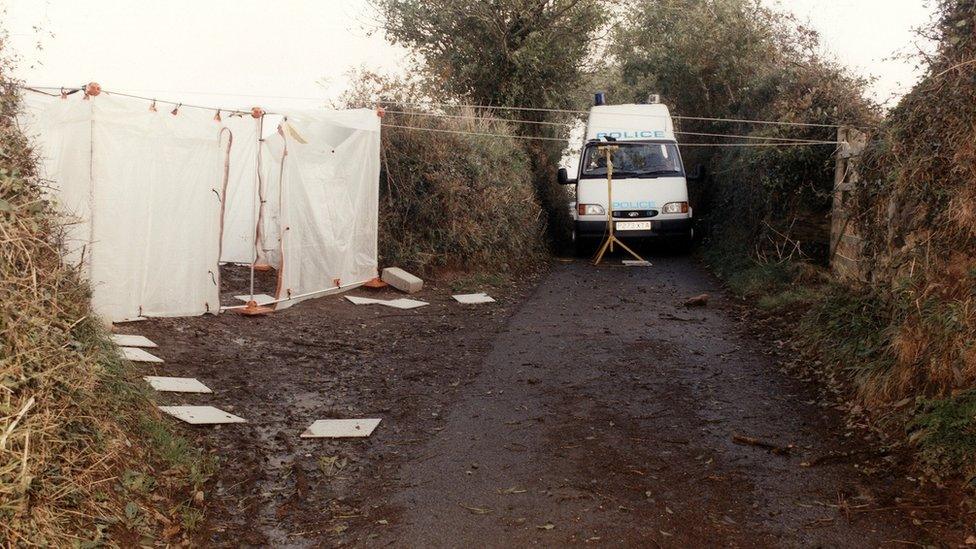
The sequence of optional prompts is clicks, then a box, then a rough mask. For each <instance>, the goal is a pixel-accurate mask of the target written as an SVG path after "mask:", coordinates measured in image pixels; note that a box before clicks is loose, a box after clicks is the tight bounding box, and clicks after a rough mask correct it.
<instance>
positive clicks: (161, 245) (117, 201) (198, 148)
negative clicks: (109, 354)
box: [22, 92, 380, 321]
mask: <svg viewBox="0 0 976 549" xmlns="http://www.w3.org/2000/svg"><path fill="white" fill-rule="evenodd" d="M26 106H27V109H26V111H27V112H26V113H25V114H24V116H23V117H22V121H23V124H24V125H25V130H26V131H27V133H28V134H29V135H31V136H33V137H34V139H35V143H36V144H37V148H38V152H39V154H40V155H41V158H42V170H43V174H44V176H45V178H46V179H48V180H50V182H51V186H52V191H53V194H54V199H55V200H56V201H57V203H58V204H59V207H60V208H61V209H62V211H63V212H64V213H65V214H66V220H67V221H69V222H70V224H69V225H68V227H67V239H66V242H65V247H66V252H65V253H66V257H67V259H68V260H69V261H73V262H76V263H81V264H82V267H83V270H84V272H85V274H86V276H87V277H88V278H89V280H90V282H91V285H92V292H93V297H92V303H93V308H94V309H95V311H96V312H97V313H98V314H99V315H101V316H103V317H105V318H107V319H109V320H112V321H123V320H127V319H132V318H136V317H145V316H191V315H199V314H204V313H207V312H211V313H216V312H218V311H219V308H220V305H219V293H220V288H219V287H218V282H219V262H220V261H227V262H235V263H251V262H252V261H253V260H254V258H255V257H256V256H257V257H258V259H259V261H264V262H267V263H269V264H270V265H272V266H274V267H275V268H276V269H277V270H278V291H277V295H276V298H277V299H278V300H280V302H279V303H278V304H277V307H278V308H284V307H287V306H290V305H292V304H294V303H297V302H298V301H300V300H303V299H307V298H311V297H317V296H319V295H324V294H326V293H330V292H334V291H337V290H339V289H341V288H345V287H349V286H354V285H356V284H359V283H362V282H365V281H367V280H369V279H371V278H373V277H375V276H376V254H377V206H378V194H379V171H380V166H379V147H380V119H379V117H377V116H376V113H375V112H374V111H372V110H367V109H361V110H352V111H303V112H297V113H294V114H288V115H286V117H285V119H286V122H285V124H284V125H282V126H281V127H280V128H277V129H278V131H277V133H274V132H273V131H272V132H271V135H270V136H268V137H266V140H265V141H264V145H263V146H262V147H260V149H259V147H258V132H259V127H260V125H259V123H258V121H257V120H255V119H254V118H252V117H250V116H248V115H245V116H239V115H238V116H231V115H228V114H227V113H224V115H223V120H222V121H217V120H215V119H214V112H213V111H208V110H203V109H194V108H183V109H179V111H178V113H177V114H176V115H174V114H171V112H170V111H171V110H172V107H171V106H167V107H163V106H160V107H159V108H158V111H154V110H151V109H150V108H149V103H148V102H146V101H141V100H137V99H129V98H122V97H117V96H112V95H110V93H108V92H103V93H102V94H101V95H99V96H97V97H92V98H88V99H85V98H84V95H83V94H82V93H76V94H74V95H71V96H69V97H68V98H66V99H61V98H58V97H41V96H37V95H29V96H28V101H27V102H26ZM265 122H266V123H267V122H268V120H267V118H266V119H265ZM264 133H265V134H266V135H267V134H268V133H269V132H267V131H265V132H264ZM231 139H232V140H233V141H231ZM259 150H260V158H259V157H258V151H259ZM258 174H260V176H261V177H260V178H259V177H258ZM259 182H260V184H259ZM222 202H223V203H222ZM259 212H260V214H259ZM258 225H260V227H261V230H260V231H257V230H256V229H257V227H258ZM258 233H260V236H261V238H260V239H259V240H258V242H257V243H255V235H256V234H258Z"/></svg>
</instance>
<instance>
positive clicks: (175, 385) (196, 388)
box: [142, 376, 213, 393]
mask: <svg viewBox="0 0 976 549" xmlns="http://www.w3.org/2000/svg"><path fill="white" fill-rule="evenodd" d="M142 379H144V380H146V382H147V383H149V385H150V386H151V387H152V388H153V389H156V390H157V391H160V392H165V393H212V392H213V391H211V390H210V387H207V386H206V385H204V384H203V383H201V382H200V380H198V379H197V378H195V377H163V376H145V377H143V378H142Z"/></svg>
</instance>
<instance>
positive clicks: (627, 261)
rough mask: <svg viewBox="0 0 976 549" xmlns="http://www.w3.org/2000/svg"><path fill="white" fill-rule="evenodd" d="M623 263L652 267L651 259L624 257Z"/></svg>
mask: <svg viewBox="0 0 976 549" xmlns="http://www.w3.org/2000/svg"><path fill="white" fill-rule="evenodd" d="M621 263H622V264H624V265H626V266H628V267H650V266H651V262H650V261H637V260H636V259H624V260H623V261H621Z"/></svg>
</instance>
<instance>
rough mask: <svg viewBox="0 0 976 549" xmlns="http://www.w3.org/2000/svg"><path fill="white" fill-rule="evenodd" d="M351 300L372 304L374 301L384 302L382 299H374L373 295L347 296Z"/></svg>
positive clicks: (358, 303) (357, 303) (361, 303)
mask: <svg viewBox="0 0 976 549" xmlns="http://www.w3.org/2000/svg"><path fill="white" fill-rule="evenodd" d="M345 297H346V299H348V300H349V301H350V302H352V303H354V304H356V305H372V304H373V303H383V300H382V299H373V298H371V297H359V296H354V295H347V296H345Z"/></svg>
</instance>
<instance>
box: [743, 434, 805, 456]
mask: <svg viewBox="0 0 976 549" xmlns="http://www.w3.org/2000/svg"><path fill="white" fill-rule="evenodd" d="M732 442H734V443H736V444H742V445H744V446H757V447H759V448H765V449H767V450H769V451H770V452H772V453H773V454H776V455H777V456H789V455H790V453H791V452H792V451H793V445H792V444H791V445H789V446H780V445H778V444H773V443H772V442H766V441H764V440H759V439H758V438H753V437H747V436H743V435H732Z"/></svg>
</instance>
